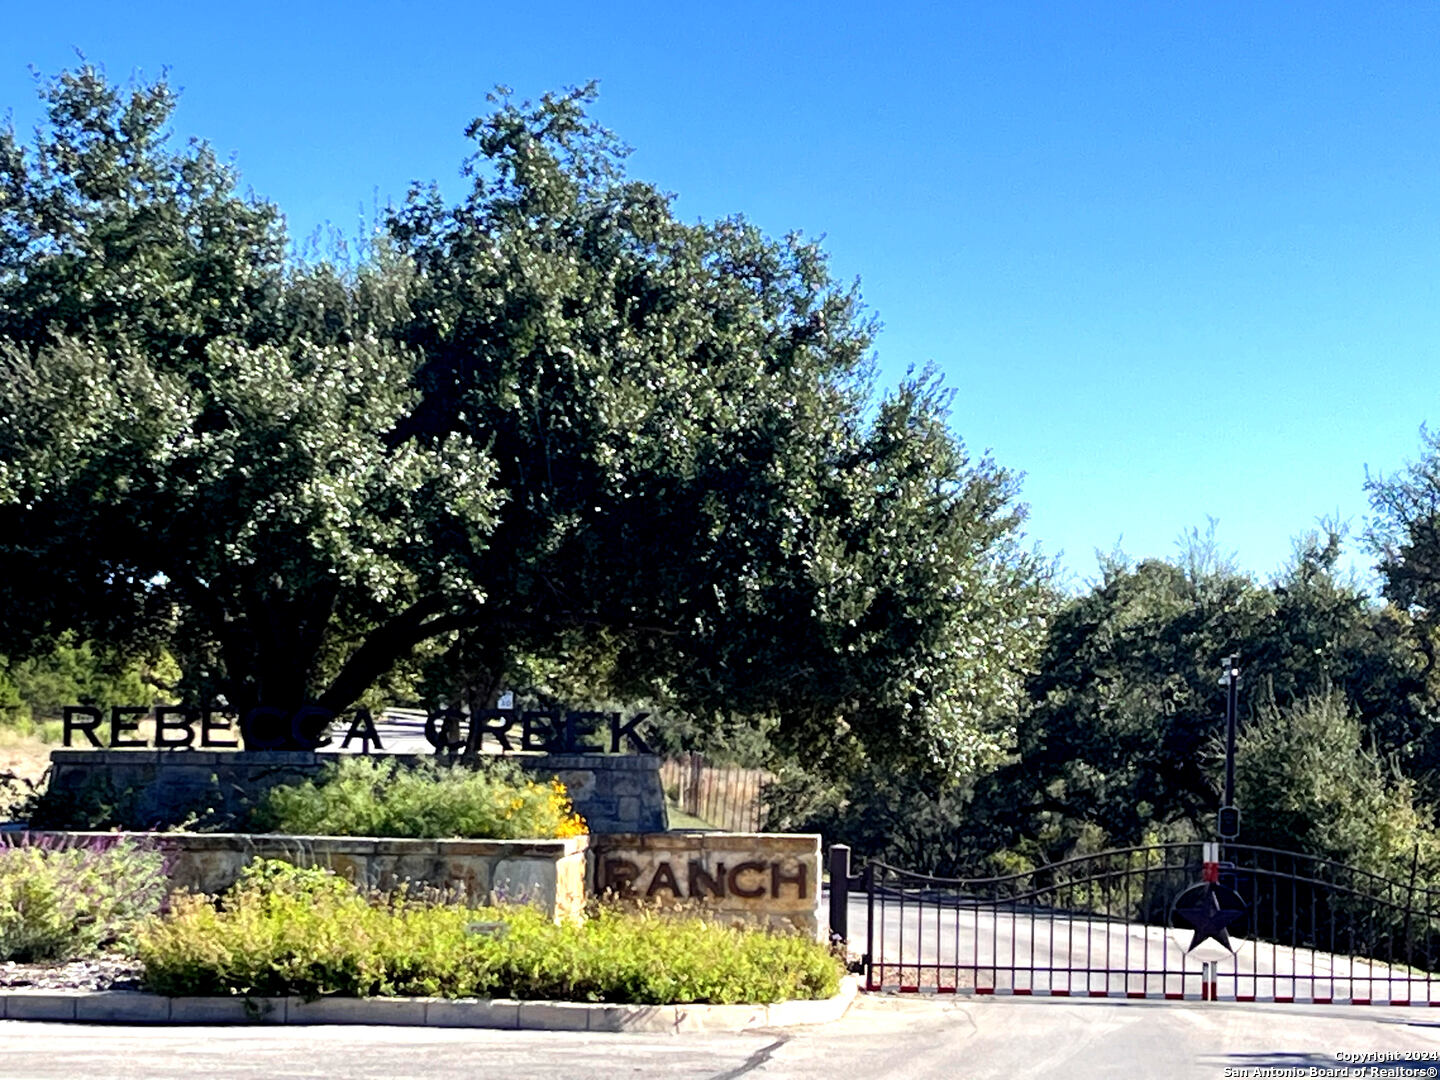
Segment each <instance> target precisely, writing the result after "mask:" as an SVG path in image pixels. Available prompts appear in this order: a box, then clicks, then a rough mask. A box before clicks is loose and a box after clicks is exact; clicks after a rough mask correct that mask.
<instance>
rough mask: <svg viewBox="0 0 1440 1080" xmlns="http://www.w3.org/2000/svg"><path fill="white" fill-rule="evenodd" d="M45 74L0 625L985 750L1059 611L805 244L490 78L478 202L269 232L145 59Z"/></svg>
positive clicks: (12, 281) (269, 675)
mask: <svg viewBox="0 0 1440 1080" xmlns="http://www.w3.org/2000/svg"><path fill="white" fill-rule="evenodd" d="M45 94H46V98H47V101H48V104H49V123H48V125H46V126H45V127H44V129H43V130H42V131H41V132H40V133H39V134H38V135H37V138H36V141H35V143H34V145H33V147H26V146H23V145H22V144H21V143H20V142H19V140H17V138H16V137H15V135H14V133H13V132H9V131H5V132H0V600H3V602H4V605H5V607H6V609H7V611H8V612H10V613H11V614H10V617H8V618H7V619H6V620H5V623H4V625H3V627H0V630H3V641H0V646H3V647H4V648H5V649H7V650H9V651H10V652H12V653H14V654H15V655H20V654H21V653H22V652H25V651H28V650H34V649H37V648H44V647H47V643H48V642H50V641H52V640H54V639H55V638H56V637H57V636H58V635H60V634H62V633H64V632H67V631H74V632H77V633H79V634H80V635H81V637H82V639H83V640H87V641H93V642H95V643H97V647H101V646H103V647H106V648H111V647H114V648H120V649H137V648H143V649H151V650H154V649H156V648H158V647H159V646H160V645H162V644H168V645H169V646H170V647H171V649H172V650H173V652H174V653H175V655H176V657H177V658H178V659H179V660H180V661H181V663H182V666H183V667H184V669H185V682H184V689H185V690H186V691H187V692H188V693H189V694H190V695H192V696H210V695H213V694H217V693H218V694H223V695H224V697H225V698H226V699H227V700H228V701H229V702H230V703H231V704H232V705H234V706H236V707H238V708H240V709H241V710H246V709H248V708H249V707H250V706H252V705H255V704H264V705H274V706H278V707H280V708H283V709H291V708H294V707H296V706H298V705H300V704H302V703H306V702H316V703H318V704H319V705H321V706H322V707H325V708H329V709H338V708H342V707H344V706H346V705H348V704H350V703H351V702H353V701H355V700H356V699H357V698H359V697H360V696H361V695H362V694H364V693H365V692H366V691H367V689H369V688H370V687H372V686H373V685H375V684H376V682H377V681H378V680H382V679H384V678H386V677H388V676H389V675H390V674H391V673H394V672H397V671H399V672H402V673H408V674H414V675H417V676H419V675H420V674H422V673H423V675H424V685H425V693H426V695H427V696H428V697H429V698H430V699H431V700H444V701H451V702H463V703H465V704H468V705H471V706H472V707H473V706H476V705H480V706H483V705H485V704H488V703H489V702H490V700H491V699H493V697H494V696H495V694H496V692H497V691H498V690H499V688H500V687H501V686H502V685H512V686H514V685H516V684H517V683H520V684H521V685H520V686H519V688H520V689H525V688H526V687H525V686H524V684H523V680H525V679H526V678H527V677H528V676H529V675H530V674H531V673H533V672H536V671H543V672H545V678H546V680H547V682H548V684H549V685H551V686H552V687H553V688H555V689H556V690H557V691H558V692H563V693H565V694H566V696H569V697H571V698H572V699H574V698H583V699H587V700H593V699H606V698H608V699H619V700H624V701H628V702H635V701H645V702H649V703H651V704H653V705H655V706H657V707H659V708H662V709H666V710H669V711H671V712H674V713H676V714H677V715H682V716H684V717H686V718H688V719H689V720H690V721H691V722H694V723H695V724H697V725H698V726H699V728H700V729H701V730H714V729H718V728H721V727H724V726H726V725H730V726H732V727H733V726H735V725H737V724H738V725H742V726H749V727H751V728H754V729H763V730H764V731H766V733H767V735H768V736H769V737H770V739H771V740H772V742H773V744H774V745H775V746H776V747H778V748H779V749H781V750H782V751H784V752H788V753H790V754H792V755H804V756H806V757H807V758H808V759H809V760H810V761H811V762H812V764H814V765H816V766H819V765H822V764H823V765H824V766H825V768H827V769H828V770H830V771H834V772H844V771H846V770H850V769H853V768H855V767H858V764H859V763H860V762H861V761H863V760H864V758H865V756H866V755H867V754H868V755H871V756H882V757H883V756H884V755H885V754H886V753H888V752H890V751H891V750H893V749H894V748H897V747H901V746H903V747H905V748H906V753H905V754H904V755H901V756H902V757H903V758H904V759H905V760H907V761H910V762H911V763H913V764H915V765H916V766H917V767H925V768H927V769H929V770H930V771H931V772H932V773H933V774H935V775H943V774H944V773H946V772H950V771H954V770H966V769H969V768H972V767H974V766H975V765H976V764H977V763H980V762H983V761H986V760H992V759H994V758H995V757H996V756H997V755H998V753H999V751H1000V749H1001V747H1002V746H1003V744H1004V742H1005V740H1006V738H1007V737H1008V731H1009V730H1010V727H1011V726H1012V724H1013V719H1014V715H1015V711H1016V705H1017V702H1018V700H1019V696H1020V689H1021V677H1022V674H1023V671H1024V670H1025V667H1026V664H1027V662H1028V659H1029V657H1030V656H1031V654H1032V653H1033V650H1034V647H1035V645H1036V643H1037V641H1038V634H1039V630H1040V621H1041V615H1042V613H1043V606H1042V588H1041V584H1042V582H1043V579H1044V576H1045V572H1044V567H1043V566H1041V565H1039V564H1038V563H1037V562H1036V560H1035V559H1034V558H1033V557H1031V556H1030V555H1029V554H1028V553H1026V552H1025V551H1023V550H1022V549H1021V548H1020V547H1019V546H1018V536H1019V533H1018V529H1019V524H1020V513H1019V510H1018V509H1017V507H1016V505H1015V503H1014V495H1015V480H1014V478H1013V477H1012V476H1010V475H1009V474H1007V473H1006V472H1004V471H1003V470H1001V469H999V468H997V467H996V466H995V465H993V464H992V463H991V462H989V461H987V460H978V461H976V460H971V459H970V458H969V457H968V455H967V454H966V452H965V450H964V448H963V447H962V446H961V445H960V444H959V442H958V441H956V440H955V439H954V438H953V436H951V435H950V433H949V432H948V430H947V428H946V400H945V395H944V394H943V393H942V392H941V391H939V390H938V388H937V387H936V386H935V385H934V383H933V381H932V380H931V379H929V378H927V377H921V378H918V379H913V380H909V381H907V382H906V383H905V384H904V385H902V386H901V387H899V388H898V389H896V390H895V391H894V392H893V393H891V394H889V395H884V396H881V395H877V394H876V393H875V392H874V388H873V386H872V383H871V380H870V375H869V364H868V351H869V349H870V344H871V339H872V325H871V323H870V321H869V319H868V317H867V316H866V315H865V313H864V312H863V310H862V308H861V305H860V302H859V298H858V295H857V293H856V290H855V289H854V288H852V287H847V286H843V285H841V284H838V283H836V282H835V281H834V280H833V279H832V278H831V276H830V274H829V271H828V270H827V268H826V264H825V259H824V256H823V254H822V253H821V251H820V250H819V248H818V247H817V246H816V245H814V244H813V243H810V242H806V241H804V240H802V239H800V238H798V237H787V238H785V239H783V240H774V239H771V238H768V237H766V236H764V235H763V234H761V233H760V232H759V231H758V230H757V229H755V228H754V227H753V226H750V225H748V224H747V223H745V222H744V221H742V220H740V219H726V220H723V221H717V222H700V223H695V224H687V223H683V222H681V221H679V220H678V219H676V218H675V216H674V214H673V212H672V209H671V203H670V198H669V197H668V196H666V195H664V194H662V193H661V192H659V191H658V190H657V189H655V188H653V187H651V186H650V185H648V184H645V183H642V182H639V181H637V180H634V179H632V178H630V177H628V176H626V174H625V172H624V169H623V152H622V150H621V149H620V147H619V146H618V144H617V143H616V141H615V139H614V138H613V136H611V135H609V133H607V132H605V131H604V130H603V129H601V128H600V127H598V126H597V125H596V124H595V123H594V122H593V121H592V120H591V119H590V118H589V117H588V115H587V113H586V108H587V106H588V104H589V102H590V100H591V98H592V96H593V94H592V92H591V91H590V90H579V91H574V92H570V93H566V94H561V95H549V96H546V97H545V98H543V99H542V100H541V101H540V102H538V103H536V104H533V105H532V104H529V103H525V104H518V103H515V102H512V101H510V100H509V99H507V98H503V97H502V98H500V99H497V101H496V107H495V108H494V110H493V111H492V112H491V114H490V115H489V116H487V117H484V118H481V119H479V120H477V121H475V122H474V123H473V124H472V125H471V126H470V129H469V134H470V135H471V136H472V137H473V139H474V140H475V145H476V153H475V156H474V157H473V158H472V159H471V160H470V161H469V162H468V163H467V166H466V169H467V173H468V175H470V176H471V177H472V178H473V188H472V190H471V192H470V194H469V195H468V196H467V197H466V198H465V199H464V200H463V201H462V202H460V203H459V204H458V205H455V206H447V205H445V204H444V203H443V202H442V201H441V200H440V198H439V196H438V195H437V194H436V193H435V192H434V191H426V190H417V191H416V192H414V193H412V195H411V197H410V198H409V199H408V200H407V202H406V203H405V204H404V205H403V206H401V207H400V208H398V209H395V210H394V211H392V212H391V213H389V214H388V215H387V218H386V220H385V222H384V226H383V229H382V230H381V232H380V233H379V234H377V235H376V236H375V237H374V238H372V240H371V242H370V243H369V244H368V245H367V248H366V250H365V251H364V252H363V253H362V255H361V257H360V258H359V259H358V261H357V262H356V263H355V265H353V266H349V267H347V268H336V267H334V266H332V265H329V264H326V263H323V262H322V263H316V264H305V263H300V262H297V261H295V260H290V261H287V260H286V259H285V258H284V257H283V248H284V230H283V223H282V219H281V217H280V215H279V212H278V211H277V209H276V208H275V207H273V206H271V205H269V204H267V203H264V202H260V201H257V200H255V199H253V198H244V197H241V196H240V195H238V194H237V192H236V176H235V174H234V171H233V170H231V169H229V168H227V167H225V166H222V165H221V164H219V163H218V162H217V161H216V159H215V157H214V155H213V154H212V153H211V152H210V151H209V150H208V149H207V148H206V147H205V146H204V144H201V143H192V144H191V145H190V146H189V147H188V148H187V149H185V150H182V151H176V150H174V149H172V148H171V147H170V146H169V143H168V141H167V134H166V130H165V124H166V122H167V119H168V117H169V115H170V112H171V110H172V108H173V105H174V99H173V95H172V93H171V91H170V90H169V88H168V87H167V86H166V85H165V84H164V83H163V82H161V83H156V84H151V85H137V86H133V87H131V88H130V89H128V90H123V89H119V88H116V87H114V86H111V85H110V84H109V83H107V82H106V80H105V79H104V77H103V76H102V75H101V74H100V73H98V72H97V71H96V70H95V69H93V68H90V67H84V68H82V69H80V70H78V71H75V72H67V73H65V74H62V75H61V76H60V77H59V78H58V79H56V80H54V81H53V82H52V83H50V84H49V85H48V87H47V88H46V90H45ZM319 722H320V721H318V720H317V721H316V722H315V724H312V725H311V726H310V728H307V730H306V731H305V732H304V735H305V736H306V737H313V736H315V735H316V734H318V731H316V730H313V729H314V728H315V726H316V725H318V723H319Z"/></svg>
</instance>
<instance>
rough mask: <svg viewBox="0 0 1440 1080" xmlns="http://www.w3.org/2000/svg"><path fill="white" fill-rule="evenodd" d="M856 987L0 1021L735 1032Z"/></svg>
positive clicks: (17, 1000)
mask: <svg viewBox="0 0 1440 1080" xmlns="http://www.w3.org/2000/svg"><path fill="white" fill-rule="evenodd" d="M858 986H859V984H858V983H857V981H856V980H855V979H854V978H853V977H847V978H846V979H845V981H844V982H843V983H842V984H841V987H840V993H838V994H836V995H835V996H834V997H832V998H826V999H824V1000H823V1001H780V1002H776V1003H775V1004H773V1005H606V1004H600V1005H590V1004H585V1003H582V1002H575V1001H507V1000H504V999H501V998H496V999H493V1000H478V999H474V998H470V999H460V1000H455V999H448V998H338V997H328V998H320V999H319V1000H317V1001H309V1002H307V1001H305V1000H304V999H303V998H298V997H290V998H238V997H190V998H186V997H180V998H169V997H163V996H161V995H160V994H143V993H139V992H137V991H134V990H71V991H61V990H11V991H9V992H7V993H3V994H0V1017H3V1018H4V1019H6V1020H51V1021H67V1022H84V1023H95V1024H389V1025H396V1026H406V1027H462V1028H504V1029H508V1030H511V1031H519V1030H524V1031H605V1032H621V1031H634V1032H645V1033H652V1034H659V1033H672V1034H679V1033H681V1032H689V1031H712V1032H713V1031H745V1030H747V1029H750V1028H770V1027H802V1026H805V1025H809V1024H828V1023H831V1022H832V1021H835V1020H839V1019H840V1018H841V1017H842V1016H844V1015H845V1013H846V1012H847V1011H848V1010H849V1008H850V1005H851V1003H852V1002H853V1001H854V1000H855V993H856V990H857V988H858Z"/></svg>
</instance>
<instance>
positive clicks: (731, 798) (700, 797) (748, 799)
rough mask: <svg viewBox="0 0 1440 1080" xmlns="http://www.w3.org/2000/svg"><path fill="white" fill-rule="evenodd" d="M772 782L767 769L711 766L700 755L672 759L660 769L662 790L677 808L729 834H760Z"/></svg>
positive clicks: (690, 754)
mask: <svg viewBox="0 0 1440 1080" xmlns="http://www.w3.org/2000/svg"><path fill="white" fill-rule="evenodd" d="M769 779H770V774H769V773H767V772H765V770H763V769H741V768H737V767H735V766H729V765H710V764H707V763H706V761H705V755H704V754H700V753H689V754H683V755H681V756H680V757H675V758H668V759H667V760H665V761H664V762H663V763H662V764H661V766H660V783H661V786H663V787H664V788H665V793H666V795H667V796H668V797H670V798H671V799H672V800H673V802H674V803H675V805H676V806H678V807H679V808H680V809H681V810H683V811H684V812H685V813H687V814H689V815H691V816H692V817H697V818H699V819H700V820H702V821H704V822H705V823H706V824H708V825H710V826H712V827H713V828H717V829H724V830H726V831H729V832H759V830H760V824H761V822H762V821H763V820H764V817H765V814H764V805H763V802H762V800H761V791H762V789H763V787H764V785H765V783H766V781H768V780H769Z"/></svg>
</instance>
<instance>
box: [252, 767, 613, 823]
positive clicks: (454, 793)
mask: <svg viewBox="0 0 1440 1080" xmlns="http://www.w3.org/2000/svg"><path fill="white" fill-rule="evenodd" d="M253 823H254V825H255V827H256V828H257V829H258V830H259V831H261V832H279V833H293V834H298V835H311V836H398V837H406V838H414V839H426V840H428V839H439V838H445V837H466V838H477V839H489V840H517V839H522V838H526V839H528V838H556V837H568V836H580V835H582V834H584V833H585V832H586V831H587V829H586V826H585V822H584V820H583V819H582V818H581V817H580V816H579V815H578V814H576V813H575V811H574V808H573V807H571V805H570V798H569V796H568V795H567V794H566V791H565V787H564V785H563V784H561V783H560V782H559V781H558V780H552V781H544V780H537V779H535V778H533V777H531V776H527V775H526V774H525V772H524V771H523V770H522V769H521V768H520V767H519V766H518V765H515V764H513V763H511V762H508V761H486V762H483V763H480V764H475V765H470V764H455V765H441V764H438V763H436V762H433V761H421V762H417V763H415V764H413V765H405V764H401V763H398V762H396V761H395V760H393V759H383V758H367V757H354V758H349V759H346V760H344V761H341V762H339V763H338V764H336V765H331V766H327V768H326V770H325V771H324V772H323V773H322V774H321V775H320V776H319V777H318V778H317V779H315V780H307V781H306V782H304V783H303V784H295V785H286V786H282V787H276V788H272V789H271V790H270V791H269V792H268V793H267V794H266V796H265V797H264V798H263V799H262V800H261V802H260V805H259V806H258V807H257V808H256V810H255V812H254V817H253Z"/></svg>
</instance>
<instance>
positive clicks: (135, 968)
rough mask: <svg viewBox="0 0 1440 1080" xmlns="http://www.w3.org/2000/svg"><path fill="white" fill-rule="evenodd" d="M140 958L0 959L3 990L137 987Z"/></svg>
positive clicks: (120, 988)
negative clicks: (25, 961)
mask: <svg viewBox="0 0 1440 1080" xmlns="http://www.w3.org/2000/svg"><path fill="white" fill-rule="evenodd" d="M140 973H141V968H140V961H138V960H132V959H129V958H126V957H121V956H97V957H94V958H93V959H90V960H67V961H63V962H51V963H44V964H19V963H16V962H14V961H6V962H5V963H0V991H3V990H139V989H140Z"/></svg>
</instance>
